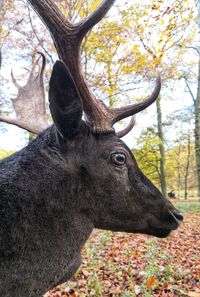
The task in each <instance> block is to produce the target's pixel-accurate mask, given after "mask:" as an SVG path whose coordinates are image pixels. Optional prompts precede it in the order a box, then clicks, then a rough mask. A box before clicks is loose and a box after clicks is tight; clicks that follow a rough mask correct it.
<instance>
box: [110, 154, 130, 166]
mask: <svg viewBox="0 0 200 297" xmlns="http://www.w3.org/2000/svg"><path fill="white" fill-rule="evenodd" d="M110 160H111V161H112V163H113V164H114V165H117V166H122V165H124V164H125V163H126V155H125V154H124V153H112V154H111V156H110Z"/></svg>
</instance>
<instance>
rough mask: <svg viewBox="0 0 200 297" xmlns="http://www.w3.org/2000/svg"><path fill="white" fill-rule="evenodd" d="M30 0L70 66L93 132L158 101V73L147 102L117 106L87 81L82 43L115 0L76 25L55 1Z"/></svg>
mask: <svg viewBox="0 0 200 297" xmlns="http://www.w3.org/2000/svg"><path fill="white" fill-rule="evenodd" d="M27 1H28V2H29V3H30V4H31V5H32V7H33V8H34V10H35V11H36V12H37V13H38V15H39V16H40V17H41V19H42V21H43V22H44V23H45V24H46V26H47V28H48V29H49V31H50V33H51V36H52V38H53V41H54V44H55V47H56V49H57V52H58V55H59V57H60V59H61V60H63V62H64V63H65V64H66V66H67V67H68V68H69V70H70V72H71V74H72V76H73V78H74V80H75V83H76V85H77V87H78V90H79V93H80V95H81V98H82V101H83V109H84V112H85V115H86V119H87V122H88V123H89V124H90V126H91V128H92V129H93V131H94V132H108V131H113V128H112V127H113V125H114V123H116V122H117V121H119V120H121V119H123V118H126V117H128V116H132V115H134V114H136V113H138V112H139V111H142V110H143V109H145V108H147V107H148V106H149V105H150V104H152V103H153V102H154V101H155V100H156V98H157V97H158V94H159V92H160V88H161V80H160V76H159V74H157V80H156V86H155V89H154V91H153V93H152V95H151V96H150V97H149V98H147V99H146V100H145V101H144V102H142V103H137V104H133V105H130V106H125V107H121V108H114V109H111V108H109V107H107V106H106V105H105V104H104V103H103V102H102V101H101V100H97V99H96V98H95V97H94V95H93V94H92V93H91V91H90V90H89V88H88V85H87V83H86V81H85V78H84V76H83V73H82V69H81V65H80V60H81V59H80V46H81V42H82V40H83V38H84V36H85V35H86V34H87V33H88V31H89V30H91V28H92V27H93V26H94V25H95V24H97V23H98V22H99V21H100V20H101V19H102V18H103V17H104V16H105V14H106V13H107V12H108V10H109V9H110V8H111V6H112V5H113V3H114V2H115V0H104V1H103V2H102V3H101V4H100V5H99V6H98V7H97V8H96V10H95V11H94V12H93V13H92V14H91V15H90V16H88V17H86V18H85V19H83V20H81V21H80V22H78V23H75V24H72V23H71V22H70V21H69V20H67V19H66V18H65V16H64V15H63V14H62V13H61V11H60V10H59V9H58V7H57V6H56V5H55V3H54V2H53V1H52V0H27ZM129 127H130V126H129ZM127 131H128V130H127Z"/></svg>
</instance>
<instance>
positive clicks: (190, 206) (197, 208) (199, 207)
mask: <svg viewBox="0 0 200 297" xmlns="http://www.w3.org/2000/svg"><path fill="white" fill-rule="evenodd" d="M173 204H174V206H175V207H176V208H177V209H178V210H179V211H180V212H189V213H200V202H174V203H173Z"/></svg>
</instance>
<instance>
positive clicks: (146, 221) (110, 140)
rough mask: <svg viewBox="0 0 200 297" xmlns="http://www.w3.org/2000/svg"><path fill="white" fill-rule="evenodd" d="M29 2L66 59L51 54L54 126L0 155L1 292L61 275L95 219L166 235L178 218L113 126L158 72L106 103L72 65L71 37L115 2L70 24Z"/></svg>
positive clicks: (37, 0) (70, 270)
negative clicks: (124, 101)
mask: <svg viewBox="0 0 200 297" xmlns="http://www.w3.org/2000/svg"><path fill="white" fill-rule="evenodd" d="M29 2H31V3H32V5H33V6H34V8H35V9H36V10H37V11H38V13H39V14H40V15H42V19H43V20H44V21H45V23H46V24H47V26H48V27H49V29H50V31H51V33H52V36H53V38H54V41H55V44H56V47H57V50H58V52H59V55H60V56H61V57H62V59H63V60H64V62H65V64H66V65H65V64H64V63H63V62H61V61H57V62H56V63H55V65H54V67H53V71H52V75H51V79H50V84H49V103H50V111H51V115H52V118H53V122H54V124H53V126H51V127H50V128H48V129H47V130H45V131H44V132H43V133H42V134H40V135H39V136H38V137H37V138H36V139H35V140H33V141H32V142H31V143H30V144H29V145H28V146H27V147H26V148H24V149H23V150H22V151H20V152H18V153H16V154H14V155H13V156H11V157H10V158H7V159H5V160H2V161H1V162H0V170H1V171H0V173H1V175H0V194H1V195H0V197H1V198H0V211H1V210H2V211H1V214H2V215H1V216H0V240H1V242H0V256H1V255H3V256H2V257H1V261H0V295H1V296H9V297H11V296H13V297H14V296H17V297H19V296H20V297H25V296H39V295H40V294H42V293H44V292H45V291H46V290H48V289H50V288H51V287H52V286H54V285H57V284H59V283H61V282H64V281H66V280H68V279H69V278H70V277H71V276H72V275H73V274H74V272H75V271H76V270H77V268H78V267H79V265H80V263H81V261H80V252H81V248H82V246H83V244H84V243H85V241H86V240H87V238H88V237H89V235H90V233H91V232H92V229H93V228H94V227H95V228H101V229H108V230H113V231H125V232H132V233H138V232H139V233H145V234H151V235H154V236H158V237H165V236H167V235H168V234H169V233H170V232H171V231H172V230H175V229H176V228H177V227H178V226H179V224H180V222H181V221H182V219H183V217H182V216H181V215H180V214H179V212H178V211H177V210H176V209H175V208H174V207H173V205H172V204H171V203H170V202H169V201H168V200H167V199H165V198H164V197H163V196H162V194H161V193H160V191H159V190H158V189H157V188H156V187H155V186H154V185H153V184H152V183H151V181H150V180H149V179H148V178H147V177H146V176H145V175H144V174H143V173H142V172H141V170H140V169H139V168H138V166H137V163H136V160H135V158H134V156H133V154H132V152H131V150H130V149H129V148H128V147H127V146H126V145H125V143H124V142H123V141H122V140H121V139H120V138H119V137H118V136H119V135H118V134H117V133H116V132H115V131H114V129H113V125H114V123H116V122H117V121H119V120H121V119H123V118H126V117H129V116H133V115H134V114H136V113H138V112H140V111H141V110H143V109H145V108H146V107H148V106H149V105H150V104H152V103H153V102H154V101H155V100H156V98H157V96H158V94H159V91H160V87H161V81H160V76H159V74H158V75H157V79H156V85H155V89H154V91H153V93H152V95H151V96H149V97H148V98H147V99H146V100H145V101H143V102H142V103H135V104H132V105H130V106H125V107H121V108H114V109H111V108H108V107H107V106H105V105H104V104H103V103H102V102H101V101H99V100H97V99H96V98H94V96H93V95H92V94H91V93H90V91H89V88H88V87H87V84H86V82H85V80H84V78H83V75H82V72H81V68H80V64H79V61H80V56H79V48H80V42H81V40H82V38H83V36H84V35H85V34H86V33H87V32H88V30H89V29H90V28H91V27H92V26H93V25H94V24H95V23H96V22H97V21H98V20H100V19H101V18H102V17H103V15H104V14H105V13H106V11H107V10H108V8H109V7H110V6H111V4H112V3H113V2H114V1H108V0H107V1H103V3H102V4H101V5H100V6H99V8H97V10H96V11H95V12H94V13H93V14H92V15H91V16H89V17H88V18H86V19H85V20H84V21H81V22H80V23H79V24H76V25H72V24H71V23H69V22H68V21H66V20H65V18H64V16H62V15H61V13H60V12H59V11H58V9H57V7H56V6H55V4H54V3H53V2H52V1H50V0H46V1H42V0H33V1H32V0H31V1H29ZM83 112H84V113H85V115H86V120H83ZM133 123H134V121H133V120H132V121H131V122H130V125H129V126H128V128H127V129H125V130H124V131H122V132H121V135H123V134H124V133H127V132H128V130H130V128H131V127H132V126H133ZM121 135H120V136H121ZM5 284H6V285H5Z"/></svg>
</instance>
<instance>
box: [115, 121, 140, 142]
mask: <svg viewBox="0 0 200 297" xmlns="http://www.w3.org/2000/svg"><path fill="white" fill-rule="evenodd" d="M135 123H136V120H135V116H132V117H131V120H130V122H129V123H128V125H127V126H126V127H125V128H124V129H122V130H120V131H118V132H116V133H115V135H116V136H117V137H119V138H122V137H124V136H125V135H126V134H128V133H129V132H130V131H131V130H132V129H133V127H134V126H135Z"/></svg>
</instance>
